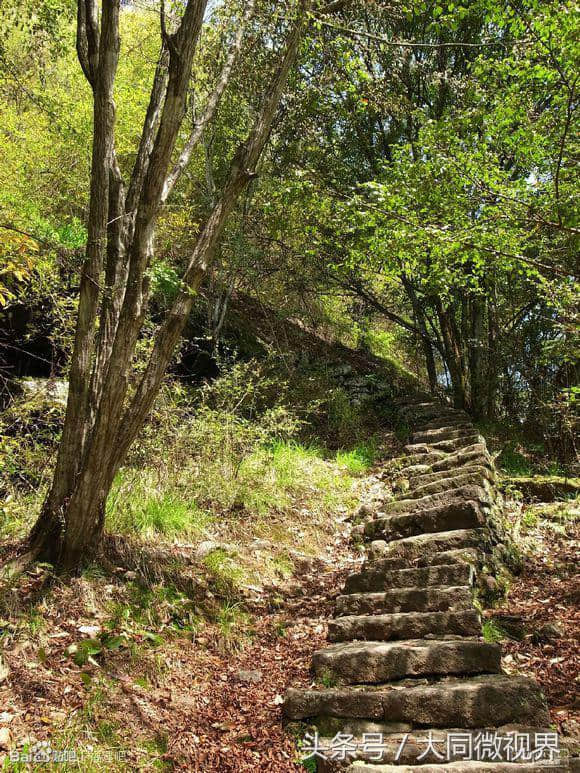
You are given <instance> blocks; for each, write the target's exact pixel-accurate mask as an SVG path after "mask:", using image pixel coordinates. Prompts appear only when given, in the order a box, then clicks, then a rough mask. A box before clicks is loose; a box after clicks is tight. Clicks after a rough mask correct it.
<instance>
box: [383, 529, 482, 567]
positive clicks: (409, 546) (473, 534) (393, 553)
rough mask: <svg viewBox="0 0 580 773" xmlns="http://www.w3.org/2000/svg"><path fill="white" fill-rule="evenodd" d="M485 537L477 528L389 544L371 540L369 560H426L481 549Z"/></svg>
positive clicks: (418, 536)
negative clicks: (456, 551)
mask: <svg viewBox="0 0 580 773" xmlns="http://www.w3.org/2000/svg"><path fill="white" fill-rule="evenodd" d="M369 531H370V530H369ZM377 532H378V530H377ZM487 536H488V531H487V529H485V528H478V529H453V530H451V531H440V532H432V533H428V534H417V535H414V536H412V537H403V538H402V539H396V540H391V541H390V542H387V541H385V540H380V539H377V540H373V541H372V542H371V544H370V547H369V558H372V559H373V560H374V559H379V558H385V559H386V558H395V557H396V558H402V559H407V560H409V561H414V560H417V559H423V560H428V559H429V558H431V557H434V556H436V555H438V554H442V553H444V552H448V551H450V550H460V549H465V548H475V549H478V548H482V547H483V546H484V544H485V541H486V538H487Z"/></svg>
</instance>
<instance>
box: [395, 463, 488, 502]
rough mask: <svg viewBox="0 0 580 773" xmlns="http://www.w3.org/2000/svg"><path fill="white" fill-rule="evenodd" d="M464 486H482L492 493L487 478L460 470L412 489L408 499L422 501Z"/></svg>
mask: <svg viewBox="0 0 580 773" xmlns="http://www.w3.org/2000/svg"><path fill="white" fill-rule="evenodd" d="M462 486H481V488H483V489H485V490H487V491H488V492H490V482H489V480H488V478H487V477H485V476H483V475H481V474H480V473H479V472H462V471H461V469H459V470H457V471H456V470H449V472H448V473H447V477H446V478H440V479H439V480H436V481H433V482H432V483H424V484H422V485H421V486H417V487H415V488H411V489H410V490H409V491H407V492H405V497H406V498H407V499H420V498H421V497H424V496H428V495H430V494H442V493H443V492H445V491H453V490H454V489H457V488H461V487H462Z"/></svg>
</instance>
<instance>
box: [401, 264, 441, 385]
mask: <svg viewBox="0 0 580 773" xmlns="http://www.w3.org/2000/svg"><path fill="white" fill-rule="evenodd" d="M402 282H403V287H404V288H405V291H406V293H407V296H408V297H409V300H410V301H411V306H412V308H413V314H414V316H415V320H416V324H417V327H418V328H419V330H420V331H421V336H420V338H421V345H422V348H423V355H424V357H425V366H426V368H427V376H428V378H429V389H430V391H431V394H435V392H436V391H437V367H436V365H435V355H434V354H433V346H432V344H431V340H430V336H429V333H428V332H427V323H426V320H425V313H424V311H423V307H422V305H421V302H420V301H419V298H418V297H417V293H416V292H415V288H414V287H413V284H412V283H411V282H410V281H409V280H408V279H407V277H406V276H405V275H404V274H403V275H402Z"/></svg>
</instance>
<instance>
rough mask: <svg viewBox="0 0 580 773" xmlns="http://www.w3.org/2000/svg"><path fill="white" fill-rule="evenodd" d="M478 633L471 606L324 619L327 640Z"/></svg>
mask: <svg viewBox="0 0 580 773" xmlns="http://www.w3.org/2000/svg"><path fill="white" fill-rule="evenodd" d="M445 635H447V636H481V620H480V618H479V615H478V613H477V611H476V610H475V609H464V610H460V611H457V612H399V613H395V614H391V615H349V616H347V617H337V618H335V619H334V620H329V622H328V640H329V641H331V642H344V641H354V640H355V639H356V640H359V641H393V640H396V639H423V638H426V637H430V636H445Z"/></svg>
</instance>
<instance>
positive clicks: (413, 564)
mask: <svg viewBox="0 0 580 773" xmlns="http://www.w3.org/2000/svg"><path fill="white" fill-rule="evenodd" d="M388 545H389V543H388V542H385V541H384V540H374V541H373V542H371V544H370V546H369V551H368V558H369V561H382V563H383V566H384V567H385V569H416V568H418V567H423V566H443V565H444V564H447V565H449V564H472V565H475V564H477V563H478V561H479V559H480V557H481V551H479V550H477V549H476V548H457V549H456V550H444V551H442V552H441V553H433V554H432V555H428V554H427V555H424V556H417V557H416V558H413V559H409V558H405V557H404V556H390V555H388ZM383 546H384V547H383Z"/></svg>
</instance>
